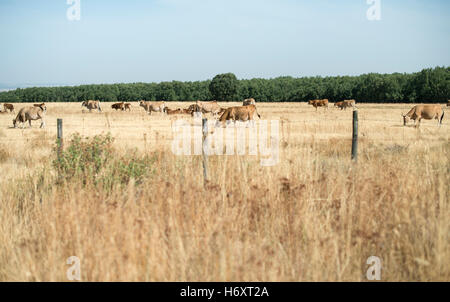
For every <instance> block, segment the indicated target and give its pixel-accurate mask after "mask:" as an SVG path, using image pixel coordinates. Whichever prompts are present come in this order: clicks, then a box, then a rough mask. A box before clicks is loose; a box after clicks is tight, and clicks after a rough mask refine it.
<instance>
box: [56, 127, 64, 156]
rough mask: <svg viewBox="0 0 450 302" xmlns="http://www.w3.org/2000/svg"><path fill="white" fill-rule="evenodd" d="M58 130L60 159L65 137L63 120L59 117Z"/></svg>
mask: <svg viewBox="0 0 450 302" xmlns="http://www.w3.org/2000/svg"><path fill="white" fill-rule="evenodd" d="M57 132H58V135H57V137H58V159H60V157H61V152H62V150H63V146H64V138H63V120H62V119H60V118H59V119H57Z"/></svg>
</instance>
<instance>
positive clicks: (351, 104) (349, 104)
mask: <svg viewBox="0 0 450 302" xmlns="http://www.w3.org/2000/svg"><path fill="white" fill-rule="evenodd" d="M342 102H343V103H344V104H345V106H346V107H345V108H347V107H352V108H354V109H356V101H355V100H344V101H342Z"/></svg>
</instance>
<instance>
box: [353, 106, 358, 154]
mask: <svg viewBox="0 0 450 302" xmlns="http://www.w3.org/2000/svg"><path fill="white" fill-rule="evenodd" d="M352 160H354V161H355V162H357V161H358V110H354V111H353V137H352Z"/></svg>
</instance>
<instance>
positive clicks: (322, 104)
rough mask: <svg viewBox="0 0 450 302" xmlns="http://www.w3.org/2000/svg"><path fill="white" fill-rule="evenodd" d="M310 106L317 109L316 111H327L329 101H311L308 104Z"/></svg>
mask: <svg viewBox="0 0 450 302" xmlns="http://www.w3.org/2000/svg"><path fill="white" fill-rule="evenodd" d="M308 105H312V106H313V107H314V108H316V111H317V108H318V107H325V109H328V100H327V99H324V100H311V101H309V102H308Z"/></svg>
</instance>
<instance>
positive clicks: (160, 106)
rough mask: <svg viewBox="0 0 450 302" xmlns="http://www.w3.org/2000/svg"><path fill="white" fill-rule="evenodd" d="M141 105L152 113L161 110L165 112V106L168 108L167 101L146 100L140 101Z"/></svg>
mask: <svg viewBox="0 0 450 302" xmlns="http://www.w3.org/2000/svg"><path fill="white" fill-rule="evenodd" d="M139 106H141V107H142V108H144V109H145V111H146V112H147V113H148V114H150V115H151V114H152V112H161V113H163V114H164V108H166V103H165V102H146V101H140V102H139Z"/></svg>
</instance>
